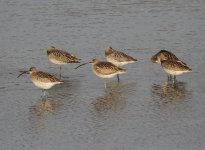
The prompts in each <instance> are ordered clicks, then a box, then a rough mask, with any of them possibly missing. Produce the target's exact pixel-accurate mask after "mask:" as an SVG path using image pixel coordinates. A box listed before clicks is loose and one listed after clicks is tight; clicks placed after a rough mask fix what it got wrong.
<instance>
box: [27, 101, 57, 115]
mask: <svg viewBox="0 0 205 150" xmlns="http://www.w3.org/2000/svg"><path fill="white" fill-rule="evenodd" d="M55 109H56V103H55V101H54V100H52V99H50V98H49V97H45V98H42V99H40V100H39V101H38V102H37V103H36V104H35V105H33V106H31V108H30V110H31V112H32V114H35V115H37V116H40V115H42V114H45V113H54V111H55Z"/></svg>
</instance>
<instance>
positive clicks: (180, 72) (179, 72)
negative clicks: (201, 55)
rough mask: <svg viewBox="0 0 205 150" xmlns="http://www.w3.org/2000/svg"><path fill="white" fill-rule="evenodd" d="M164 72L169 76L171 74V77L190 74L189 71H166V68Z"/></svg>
mask: <svg viewBox="0 0 205 150" xmlns="http://www.w3.org/2000/svg"><path fill="white" fill-rule="evenodd" d="M164 71H165V72H167V73H168V74H171V75H180V74H183V73H186V72H189V71H188V70H187V71H173V70H169V69H165V68H164Z"/></svg>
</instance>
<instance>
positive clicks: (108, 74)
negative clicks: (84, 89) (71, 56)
mask: <svg viewBox="0 0 205 150" xmlns="http://www.w3.org/2000/svg"><path fill="white" fill-rule="evenodd" d="M86 64H91V65H92V71H93V73H94V74H95V75H97V76H98V77H101V78H104V79H105V88H106V78H112V77H114V76H115V75H118V74H122V73H125V71H126V70H125V69H122V68H120V67H117V66H115V65H114V64H112V63H110V62H106V61H99V60H97V59H93V60H92V61H90V62H88V63H84V64H81V65H79V66H78V67H76V69H77V68H79V67H80V66H83V65H86Z"/></svg>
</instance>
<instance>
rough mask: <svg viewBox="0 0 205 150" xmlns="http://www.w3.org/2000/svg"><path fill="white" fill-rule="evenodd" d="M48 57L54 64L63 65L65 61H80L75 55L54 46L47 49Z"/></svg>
mask: <svg viewBox="0 0 205 150" xmlns="http://www.w3.org/2000/svg"><path fill="white" fill-rule="evenodd" d="M47 55H48V59H49V60H50V61H51V62H53V63H54V64H58V65H63V64H67V63H80V59H79V58H77V57H76V56H74V55H72V54H70V53H68V52H65V51H62V50H58V49H56V48H55V47H54V46H50V47H49V48H48V49H47Z"/></svg>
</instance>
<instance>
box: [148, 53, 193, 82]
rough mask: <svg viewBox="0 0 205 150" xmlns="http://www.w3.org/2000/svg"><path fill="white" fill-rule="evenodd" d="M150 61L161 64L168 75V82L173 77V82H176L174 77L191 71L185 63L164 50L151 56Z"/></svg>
mask: <svg viewBox="0 0 205 150" xmlns="http://www.w3.org/2000/svg"><path fill="white" fill-rule="evenodd" d="M151 61H152V62H153V63H159V64H161V66H162V68H163V69H164V71H165V72H167V73H168V74H169V75H170V76H168V80H170V79H172V77H173V82H175V80H176V75H180V74H183V73H186V72H191V71H192V69H190V68H189V67H188V66H187V64H186V63H184V62H183V61H181V60H180V59H179V58H177V57H176V55H174V54H173V53H172V52H169V51H166V50H161V51H159V52H158V53H157V54H155V55H154V56H152V57H151Z"/></svg>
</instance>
